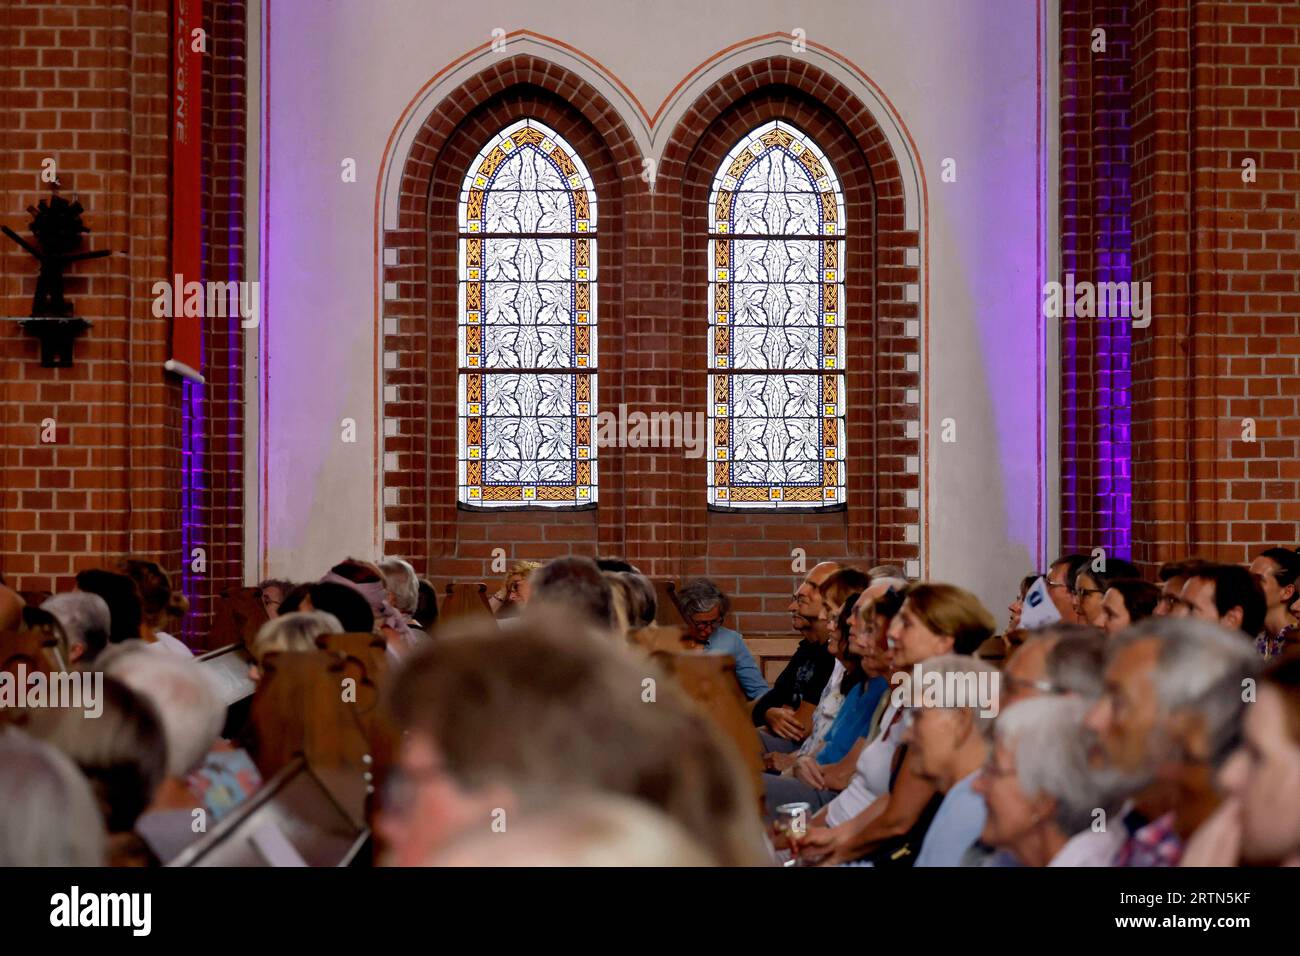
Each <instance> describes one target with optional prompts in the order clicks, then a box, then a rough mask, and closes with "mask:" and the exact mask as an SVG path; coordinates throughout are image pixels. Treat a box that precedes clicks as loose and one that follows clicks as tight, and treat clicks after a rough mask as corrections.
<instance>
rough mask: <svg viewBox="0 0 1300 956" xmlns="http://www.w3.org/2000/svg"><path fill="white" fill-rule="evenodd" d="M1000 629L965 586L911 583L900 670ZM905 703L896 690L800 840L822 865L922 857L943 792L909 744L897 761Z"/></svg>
mask: <svg viewBox="0 0 1300 956" xmlns="http://www.w3.org/2000/svg"><path fill="white" fill-rule="evenodd" d="M996 628H997V623H996V622H995V621H994V619H993V615H992V614H990V613H989V612H988V609H987V608H985V607H984V605H983V604H981V603H980V601H979V598H977V597H975V595H974V594H971V593H970V592H969V591H967V590H965V589H964V588H959V587H956V586H954V585H951V584H915V585H912V586H911V587H909V588H907V590H906V591H905V592H904V596H903V604H902V607H900V608H899V610H898V613H897V614H896V615H895V616H894V619H893V620H892V621H891V622H890V625H889V644H890V647H891V648H892V650H893V670H894V673H898V672H900V671H906V672H910V671H911V670H912V668H913V667H915V666H916V665H917V664H920V663H922V662H923V661H926V660H929V659H930V658H932V657H938V656H940V655H943V654H971V653H972V652H973V651H974V650H975V649H976V648H978V647H979V646H980V644H982V643H983V642H984V641H985V640H987V639H988V638H989V636H990V635H992V634H993V632H994V630H996ZM904 703H905V702H904V701H903V700H902V695H894V694H892V693H891V697H890V703H889V706H888V708H887V709H886V710H885V712H884V714H883V715H882V716H881V719H880V730H879V731H878V733H877V736H876V737H875V739H874V740H872V741H871V743H869V744H868V745H867V746H866V747H864V748H863V749H862V753H861V754H860V755H859V757H858V763H857V767H856V771H855V773H854V775H853V779H852V780H851V781H850V782H849V785H848V787H846V788H845V790H844V792H843V793H841V794H840V795H839V796H838V797H836V798H835V799H834V800H832V801H831V802H830V804H828V805H827V806H826V807H825V809H823V810H822V811H820V812H819V813H818V814H817V816H816V817H814V818H813V824H814V827H813V828H811V829H810V830H809V831H808V833H807V834H805V835H804V837H803V839H802V840H801V841H800V843H801V845H800V854H801V855H803V856H806V857H807V858H809V859H810V860H811V861H814V862H818V863H823V864H832V863H844V862H848V861H850V860H856V859H860V858H862V857H865V856H868V855H871V856H872V858H873V859H874V860H875V862H876V863H877V864H878V865H881V864H884V863H889V862H895V861H896V860H899V859H902V860H904V861H906V862H907V863H910V862H911V861H914V860H915V858H916V850H917V848H918V847H919V844H920V839H921V837H923V836H924V829H925V827H926V825H927V824H928V822H929V819H930V818H931V817H932V816H933V814H934V813H935V811H936V810H937V809H938V804H939V803H941V802H942V799H943V797H942V794H940V793H939V792H938V791H937V790H936V788H935V786H934V784H933V783H932V782H930V781H928V780H926V779H924V778H922V777H921V776H920V775H919V774H918V773H917V772H916V768H915V766H914V761H913V760H912V759H911V757H910V755H908V754H907V753H906V751H905V750H904V751H903V754H904V755H903V757H902V758H901V761H899V762H898V763H897V765H895V754H896V752H897V751H898V750H899V749H900V745H901V744H902V740H903V736H904V731H905V730H906V726H907V721H906V720H905V719H904V716H905V713H906V709H905V707H904V706H903V705H904ZM904 848H906V849H907V850H908V851H909V852H902V851H903V850H904Z"/></svg>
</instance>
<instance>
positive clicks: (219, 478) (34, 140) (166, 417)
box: [0, 0, 246, 645]
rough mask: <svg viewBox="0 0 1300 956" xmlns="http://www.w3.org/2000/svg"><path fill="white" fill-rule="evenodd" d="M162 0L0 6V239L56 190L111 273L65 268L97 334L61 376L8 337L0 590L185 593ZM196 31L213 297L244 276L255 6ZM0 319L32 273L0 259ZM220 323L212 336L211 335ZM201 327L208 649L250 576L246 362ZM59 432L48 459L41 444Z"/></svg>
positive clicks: (8, 253)
mask: <svg viewBox="0 0 1300 956" xmlns="http://www.w3.org/2000/svg"><path fill="white" fill-rule="evenodd" d="M170 7H171V4H170V3H169V2H168V0H120V2H109V0H99V2H84V3H76V2H68V0H59V2H31V0H22V2H19V0H0V32H2V35H0V51H2V52H0V117H3V120H0V122H3V129H2V132H3V135H0V169H3V173H2V174H0V175H3V180H2V181H0V186H2V190H0V221H3V222H4V223H5V224H7V225H9V226H10V228H13V229H15V230H16V231H18V232H19V233H21V234H24V235H26V234H27V225H26V224H27V221H28V216H27V214H26V212H25V209H26V207H27V206H28V205H31V204H34V203H36V202H37V201H38V199H40V198H41V197H42V196H43V195H48V188H46V187H44V186H43V184H42V183H41V181H40V172H41V165H40V164H41V160H42V159H44V158H45V157H47V156H48V157H52V158H54V159H55V161H56V162H57V169H58V174H59V179H60V182H61V184H62V186H63V188H62V190H61V194H62V195H64V196H66V197H69V198H71V197H74V196H75V197H78V198H79V199H80V200H81V202H82V204H83V205H84V206H85V207H86V214H85V220H86V223H87V224H88V225H89V226H90V228H91V229H92V230H93V231H92V232H91V234H90V235H89V236H87V237H86V244H85V248H94V249H111V250H112V251H113V255H112V256H111V257H110V258H108V259H101V260H93V261H89V262H84V263H78V264H76V265H74V266H72V267H71V269H70V270H69V272H68V276H69V278H68V279H67V282H66V292H67V294H68V296H69V297H70V298H71V299H72V301H73V303H74V306H75V309H76V314H77V315H79V316H81V317H83V318H87V319H89V320H90V321H92V322H93V323H94V327H93V328H92V329H91V330H90V331H89V332H88V333H86V335H84V336H83V337H82V338H81V339H79V340H78V341H77V343H76V345H75V347H74V364H73V367H72V368H70V369H44V368H41V367H40V363H39V351H38V344H37V341H36V339H35V338H33V337H31V336H29V335H26V334H24V333H22V332H21V331H20V330H19V329H18V328H17V327H16V326H15V325H14V324H13V323H11V322H5V323H3V324H2V325H0V445H2V446H3V457H2V458H0V572H3V573H4V575H5V577H6V578H7V579H8V580H9V582H10V583H11V584H12V585H13V586H15V587H17V588H19V589H21V590H32V591H54V590H61V589H66V588H69V587H71V584H72V577H73V575H74V573H75V572H76V571H77V570H80V569H81V568H84V567H90V566H95V565H100V564H111V563H112V562H114V561H116V560H117V559H119V558H121V557H123V556H125V555H128V554H129V555H136V556H143V557H149V558H152V559H154V560H157V561H159V562H160V563H161V564H162V566H163V567H164V568H166V569H167V570H168V571H169V572H171V573H172V575H173V578H174V583H175V584H176V585H177V586H179V585H180V584H181V577H182V574H181V572H182V568H183V567H187V566H188V561H187V560H186V559H184V558H183V556H182V548H181V543H182V533H181V500H182V499H181V495H182V467H181V466H182V445H183V441H182V408H181V403H182V386H181V384H180V381H179V380H178V379H176V378H174V377H173V376H170V375H168V374H166V373H165V372H164V371H163V368H162V365H163V362H164V361H165V360H166V359H167V358H168V354H169V353H168V340H169V328H168V326H169V320H168V319H165V318H155V317H154V315H153V312H152V304H153V294H152V286H153V283H154V282H156V281H158V280H160V279H165V278H169V277H170V257H169V237H170V219H169V206H170V192H169V189H170V180H169V170H170V165H169V141H168V132H169V117H170V89H171V86H170V82H171V80H170V72H171V71H170V62H171V61H170V50H169V45H168V37H169V32H170V16H171V9H170ZM203 25H204V28H205V29H206V30H207V32H208V50H209V53H208V56H207V57H206V58H205V60H204V91H203V94H204V119H203V126H204V137H205V147H206V152H205V155H204V159H203V189H204V196H203V230H204V235H203V239H204V270H205V274H204V276H203V278H205V279H220V280H226V279H239V278H243V277H242V275H241V274H240V270H241V269H242V258H243V229H244V223H243V176H244V169H243V152H244V149H243V143H244V125H245V118H246V114H245V104H244V84H245V81H244V42H245V41H244V4H243V0H207V2H206V3H205V5H204V21H203ZM0 275H3V277H4V278H3V284H2V285H0V315H3V316H20V315H26V314H28V312H29V310H30V308H31V298H32V293H33V291H34V289H35V283H36V272H35V270H34V268H33V263H32V261H31V260H30V257H29V256H27V255H26V254H25V253H23V252H22V251H21V250H19V249H18V248H17V247H16V246H15V245H14V244H13V243H12V242H11V241H10V240H8V239H7V238H6V239H3V240H2V241H0ZM218 321H219V320H218ZM237 325H238V322H237V321H236V322H235V323H234V327H233V328H231V327H223V328H215V327H212V326H208V327H205V330H204V331H205V341H204V353H205V354H204V365H203V368H202V371H203V372H204V374H205V375H206V376H207V378H208V385H207V386H206V391H205V392H202V393H200V394H202V395H203V396H204V398H203V407H202V420H203V428H204V436H203V442H202V444H201V446H200V448H201V454H200V455H199V458H198V462H197V468H196V469H195V474H196V475H197V476H198V481H197V484H198V485H199V487H200V488H201V489H203V490H201V492H200V493H199V496H198V499H197V503H198V508H197V510H196V518H197V525H196V532H195V533H196V538H197V540H196V544H201V545H202V546H203V547H204V548H205V550H206V552H207V560H208V569H207V573H206V575H204V576H201V577H196V578H194V579H193V581H191V582H187V583H188V584H190V585H191V586H190V587H188V588H187V590H188V591H189V593H190V595H191V598H192V599H193V601H194V609H195V612H196V614H195V618H194V621H193V623H192V625H191V626H190V627H189V628H188V629H187V637H189V638H190V639H191V640H192V641H193V642H194V643H196V644H198V645H202V643H203V634H204V633H205V632H206V628H207V623H208V613H207V612H208V609H209V598H210V595H211V594H212V593H215V592H216V591H219V590H220V589H221V588H222V587H225V586H227V585H228V584H231V583H237V582H238V581H239V579H240V577H241V575H242V521H243V517H242V510H241V509H242V501H241V492H242V467H241V462H242V450H241V447H240V442H241V440H242V414H243V413H242V408H241V402H242V393H241V387H240V383H241V379H242V372H241V367H242V361H243V359H242V348H241V342H242V339H241V338H240V333H239V330H238V328H237ZM46 418H53V419H55V421H56V422H57V439H58V440H57V442H56V443H55V444H53V445H46V444H42V443H41V441H40V433H41V422H42V420H44V419H46Z"/></svg>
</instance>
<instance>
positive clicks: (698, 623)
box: [677, 578, 769, 700]
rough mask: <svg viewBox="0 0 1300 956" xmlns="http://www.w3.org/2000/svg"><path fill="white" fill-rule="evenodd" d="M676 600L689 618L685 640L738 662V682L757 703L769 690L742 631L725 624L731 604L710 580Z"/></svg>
mask: <svg viewBox="0 0 1300 956" xmlns="http://www.w3.org/2000/svg"><path fill="white" fill-rule="evenodd" d="M677 601H678V604H679V605H680V607H681V609H682V616H683V617H685V618H686V624H687V628H686V637H687V639H688V640H690V641H692V642H694V643H695V644H697V645H699V646H700V647H701V649H703V650H704V652H705V653H707V654H730V655H731V657H732V659H733V660H734V661H735V662H736V680H737V681H739V682H740V688H741V690H743V691H744V692H745V699H746V700H756V699H758V698H759V697H762V696H763V695H764V694H766V693H767V692H768V690H769V688H768V686H767V681H765V680H763V672H762V671H760V670H759V669H758V662H757V661H755V660H754V655H753V654H751V653H750V652H749V648H748V647H747V646H746V645H745V639H744V638H743V637H742V636H741V635H740V632H739V631H735V630H732V629H731V628H729V627H727V626H725V624H724V623H723V622H724V621H725V620H726V617H727V612H728V611H729V610H730V609H731V601H730V600H729V599H728V598H727V595H726V594H724V593H723V592H722V589H721V588H720V587H718V586H717V585H716V584H714V583H713V582H712V581H710V580H709V579H708V578H696V579H695V580H694V581H688V582H686V584H684V585H682V587H680V588H678V589H677Z"/></svg>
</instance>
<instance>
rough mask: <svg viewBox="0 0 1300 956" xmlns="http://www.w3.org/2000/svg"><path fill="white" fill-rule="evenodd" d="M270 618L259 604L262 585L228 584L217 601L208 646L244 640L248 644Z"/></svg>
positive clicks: (217, 646)
mask: <svg viewBox="0 0 1300 956" xmlns="http://www.w3.org/2000/svg"><path fill="white" fill-rule="evenodd" d="M270 619H271V618H270V615H268V614H267V613H266V607H265V605H263V604H262V590H261V588H227V589H226V590H225V591H223V592H222V594H221V596H220V597H219V598H218V599H217V602H216V609H215V611H214V613H213V619H212V630H211V631H210V632H209V635H208V641H207V642H208V646H209V647H214V648H224V647H226V646H228V645H230V644H243V645H244V646H245V647H248V646H250V645H251V644H252V643H253V638H254V637H256V636H257V632H258V631H259V630H260V629H261V627H262V625H263V624H265V623H266V622H267V621H269V620H270Z"/></svg>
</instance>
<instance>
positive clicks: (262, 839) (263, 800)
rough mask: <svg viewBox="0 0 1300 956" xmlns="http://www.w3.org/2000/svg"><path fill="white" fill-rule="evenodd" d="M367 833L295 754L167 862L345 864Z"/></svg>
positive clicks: (356, 853)
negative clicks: (243, 799) (257, 788)
mask: <svg viewBox="0 0 1300 956" xmlns="http://www.w3.org/2000/svg"><path fill="white" fill-rule="evenodd" d="M369 835H370V832H369V830H368V829H367V828H366V827H364V826H361V825H359V824H358V823H357V821H356V820H355V819H353V817H352V816H351V814H349V812H348V811H347V809H346V808H345V807H343V806H342V805H341V804H340V803H339V802H338V800H336V799H335V797H334V795H333V794H332V793H331V792H330V788H329V787H327V786H326V785H325V783H324V782H323V781H322V780H321V778H320V777H319V776H318V775H317V774H316V773H315V772H314V771H313V769H312V768H311V766H310V765H309V764H308V763H307V761H306V760H304V759H303V758H302V757H301V756H299V757H296V758H294V759H293V760H292V761H290V762H289V763H287V764H285V766H284V767H282V768H281V769H280V771H279V772H278V773H277V774H276V775H275V776H274V777H272V778H271V779H270V780H268V781H266V783H265V784H263V785H262V787H261V788H260V789H259V790H258V791H257V792H256V793H254V794H252V795H251V796H250V797H249V798H248V799H247V800H245V801H244V802H243V803H242V804H240V806H239V807H237V808H236V809H234V810H232V811H231V812H230V814H229V815H228V816H226V817H224V818H223V819H222V820H221V822H219V823H218V824H216V826H214V827H213V828H212V829H211V830H210V831H208V833H207V834H205V835H204V836H203V837H201V838H200V839H199V840H197V841H196V842H194V843H192V844H190V846H188V847H186V848H185V849H184V850H183V851H182V852H181V853H180V854H179V855H178V856H177V857H176V858H175V859H174V860H172V862H171V863H169V864H168V865H169V866H178V867H181V866H258V867H261V866H303V865H305V866H348V865H350V864H352V863H353V862H354V861H355V860H357V858H358V856H359V855H361V853H362V850H363V847H364V846H365V844H366V842H367V840H368V839H369Z"/></svg>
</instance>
